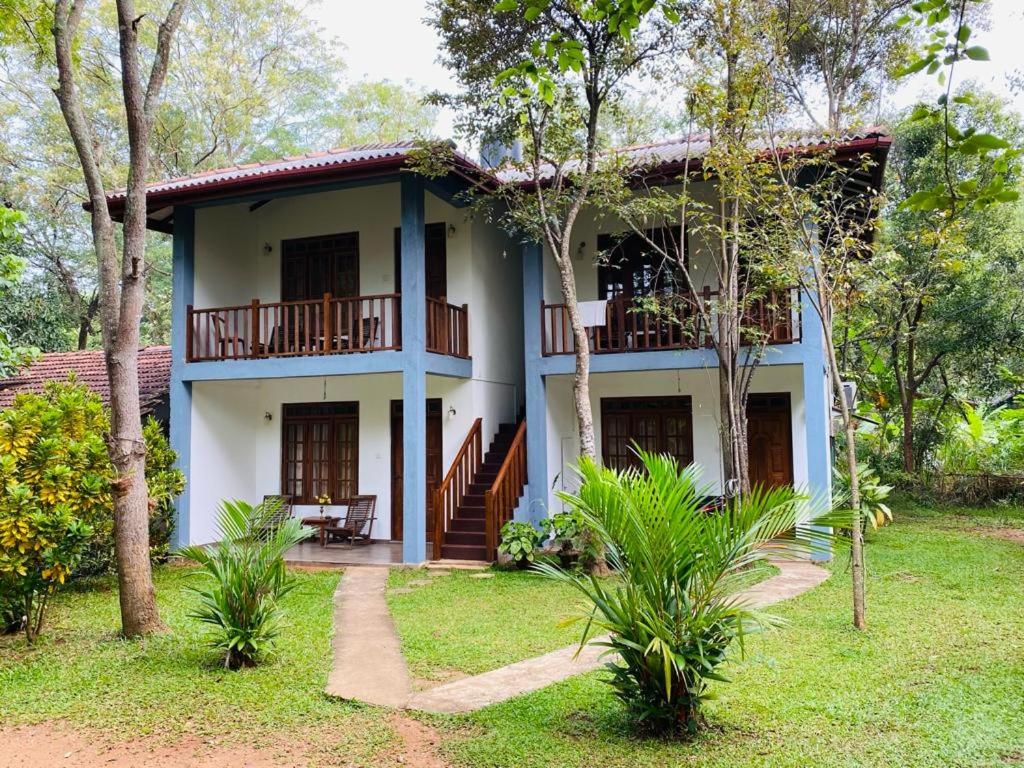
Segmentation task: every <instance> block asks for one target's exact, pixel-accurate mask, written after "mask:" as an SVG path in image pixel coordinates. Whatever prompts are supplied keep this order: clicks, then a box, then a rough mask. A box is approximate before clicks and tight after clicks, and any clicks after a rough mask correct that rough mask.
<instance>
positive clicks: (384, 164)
mask: <svg viewBox="0 0 1024 768" xmlns="http://www.w3.org/2000/svg"><path fill="white" fill-rule="evenodd" d="M890 141H891V139H890V136H889V133H888V132H887V131H886V129H885V128H882V127H879V126H869V127H866V128H863V129H861V130H858V131H851V132H848V133H845V134H843V135H841V136H825V135H822V134H810V133H807V134H796V133H794V134H787V135H786V136H779V137H778V138H777V141H776V142H775V144H776V146H779V147H785V148H792V149H800V150H807V151H815V150H816V149H819V148H821V149H824V148H831V149H835V150H836V151H837V152H844V151H847V152H862V151H869V150H871V149H882V150H885V149H888V146H889V142H890ZM753 143H754V144H755V145H757V146H765V147H767V146H768V145H767V142H765V141H764V140H758V141H755V142H753ZM419 146H420V145H419V144H418V143H417V142H415V141H395V142H390V143H386V144H383V143H382V144H360V145H358V146H354V147H345V148H341V149H331V150H328V151H326V152H310V153H307V154H304V155H297V156H294V157H286V158H282V159H280V160H268V161H265V162H261V163H249V164H247V165H236V166H232V167H230V168H218V169H215V170H211V171H203V172H202V173H197V174H194V175H191V176H183V177H179V178H175V179H168V180H166V181H160V182H156V183H153V184H150V185H149V186H148V187H147V189H146V197H147V207H148V208H149V209H150V211H151V212H152V211H158V210H164V211H165V213H166V214H170V211H171V207H172V206H174V205H178V204H182V203H190V202H197V201H200V200H207V199H211V198H218V197H225V196H231V195H236V194H256V193H260V192H271V191H273V190H276V189H283V188H290V187H297V186H303V185H307V184H315V183H325V182H333V181H337V180H340V179H349V178H364V177H370V176H379V175H382V174H391V173H397V172H399V171H400V170H402V169H403V168H404V167H405V166H406V165H407V164H408V163H409V161H410V160H411V159H412V157H413V155H414V153H415V151H416V149H417V148H418V147H419ZM452 146H454V145H452ZM709 147H710V143H709V140H708V136H707V134H693V135H691V136H689V137H685V136H684V137H681V138H676V139H670V140H668V141H661V142H655V143H652V144H643V145H637V146H631V147H620V148H617V149H615V150H612V151H613V152H615V153H617V154H619V155H620V156H623V157H625V158H626V163H625V165H626V166H627V167H632V168H635V169H640V168H642V169H646V170H649V171H657V170H658V169H661V170H664V171H665V172H670V171H671V172H674V173H678V172H681V171H682V169H681V167H680V166H681V165H685V164H686V162H685V161H686V159H687V158H688V159H689V161H690V162H691V163H697V162H699V158H701V157H702V156H703V155H704V154H705V153H706V152H707V151H708V149H709ZM452 171H453V172H454V173H456V174H457V175H461V176H463V177H465V178H467V179H474V180H481V179H482V180H484V181H504V182H517V181H523V180H524V179H525V176H524V174H523V173H522V172H521V171H518V170H516V169H514V168H509V167H506V168H502V169H497V170H489V169H486V168H483V167H482V166H480V165H479V164H478V163H476V162H474V161H473V160H472V159H470V158H469V157H467V156H466V155H464V154H461V153H459V152H455V153H454V156H453V159H452ZM542 175H543V172H542ZM108 199H109V201H110V204H111V207H112V209H113V210H114V212H115V215H116V214H117V213H118V212H119V210H120V208H121V207H122V206H123V205H124V201H125V192H124V190H118V191H115V192H113V193H111V194H110V196H109V198H108ZM156 220H163V217H157V219H156Z"/></svg>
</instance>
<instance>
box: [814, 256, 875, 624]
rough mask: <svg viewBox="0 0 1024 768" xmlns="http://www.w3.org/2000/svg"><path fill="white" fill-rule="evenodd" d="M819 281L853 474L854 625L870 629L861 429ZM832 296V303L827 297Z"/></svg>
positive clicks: (827, 345) (827, 344)
mask: <svg viewBox="0 0 1024 768" xmlns="http://www.w3.org/2000/svg"><path fill="white" fill-rule="evenodd" d="M817 283H818V303H819V307H818V309H819V314H820V316H821V325H822V340H823V342H824V345H825V352H826V355H827V357H828V367H829V373H830V374H831V375H830V378H831V379H832V385H833V388H834V390H835V394H836V398H837V399H838V401H839V413H840V415H841V418H842V421H843V428H844V430H845V433H846V471H847V472H848V473H849V476H850V509H851V510H852V516H853V519H852V520H851V530H850V542H851V546H850V559H851V570H852V571H853V626H854V627H856V628H857V629H866V628H867V618H866V607H865V605H866V602H867V601H866V595H865V580H864V533H863V531H862V529H861V508H860V481H859V479H858V477H857V442H856V440H857V431H856V428H855V427H854V423H853V417H852V416H851V415H850V407H849V405H848V404H847V402H846V393H845V392H844V391H843V380H842V377H841V376H840V374H839V364H838V362H837V360H836V347H835V344H834V342H833V339H832V320H831V315H830V310H829V309H828V308H827V307H830V306H831V298H830V296H828V295H826V292H825V290H824V289H825V286H824V285H823V280H822V279H821V278H820V276H819V277H818V279H817ZM826 299H829V301H828V304H826V302H825V300H826Z"/></svg>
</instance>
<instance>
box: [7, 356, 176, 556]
mask: <svg viewBox="0 0 1024 768" xmlns="http://www.w3.org/2000/svg"><path fill="white" fill-rule="evenodd" d="M109 431H110V419H109V417H108V415H107V411H106V409H105V408H104V406H103V402H102V401H101V400H100V398H99V397H98V396H97V395H96V394H95V393H93V392H91V391H90V390H89V389H87V388H86V387H84V386H82V385H80V384H78V383H76V381H75V378H74V376H71V377H70V378H69V380H68V381H65V382H50V383H48V384H47V385H46V387H45V388H44V390H43V392H42V393H41V394H37V393H23V394H20V395H18V396H17V397H16V398H15V399H14V403H13V404H12V405H11V407H10V408H7V409H6V410H4V411H2V412H0V475H2V476H3V477H4V478H5V482H6V483H7V484H8V486H9V483H10V482H11V481H14V482H15V484H16V486H15V487H19V488H20V487H24V488H27V489H28V491H29V493H31V495H32V496H33V497H38V498H39V499H40V500H41V501H43V502H46V503H57V502H59V503H61V504H64V505H65V506H66V507H67V510H68V512H69V513H70V514H71V515H72V516H73V517H74V518H76V519H78V520H81V521H83V522H84V523H86V524H88V525H89V526H90V527H91V528H92V530H93V536H92V538H91V539H90V541H89V544H88V547H87V549H86V551H85V553H84V554H83V556H82V560H81V563H80V566H79V568H78V572H79V573H82V574H97V573H105V572H107V571H109V570H111V569H112V568H113V564H114V518H113V514H112V511H111V510H112V500H111V496H110V482H111V480H112V479H113V476H114V472H113V467H112V466H111V464H110V457H109V455H108V454H107V446H106V443H105V442H104V435H106V434H107V433H108V432H109ZM143 437H144V439H145V442H146V482H147V484H148V486H149V495H150V534H151V539H150V545H151V551H152V552H153V554H154V557H161V556H166V554H167V549H168V544H169V540H170V532H171V529H172V527H173V520H174V513H173V509H172V504H173V501H174V498H175V497H176V496H177V495H178V494H179V493H181V490H182V488H183V487H184V484H185V479H184V475H182V473H181V472H180V471H179V470H177V469H175V468H174V466H173V465H174V461H175V459H176V458H177V457H176V456H175V454H174V452H173V451H172V450H171V449H170V446H169V444H168V442H167V438H166V437H164V435H163V432H162V431H161V430H160V425H159V424H158V423H157V422H156V421H155V420H153V419H148V420H147V421H146V424H145V425H144V428H143ZM9 491H10V487H8V488H7V489H6V490H5V489H0V509H2V508H3V507H4V506H5V504H7V503H9ZM5 500H6V501H5Z"/></svg>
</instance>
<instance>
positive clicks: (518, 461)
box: [484, 419, 526, 560]
mask: <svg viewBox="0 0 1024 768" xmlns="http://www.w3.org/2000/svg"><path fill="white" fill-rule="evenodd" d="M525 486H526V419H523V420H522V421H521V422H520V423H519V428H518V429H517V430H516V434H515V437H513V438H512V444H511V445H510V446H509V449H508V454H507V455H506V456H505V460H504V461H503V462H502V463H501V469H499V470H498V476H497V477H495V478H494V483H492V484H491V487H490V490H488V491H486V492H485V493H484V532H485V533H484V542H485V544H486V546H487V559H488V560H497V559H498V534H499V533H500V532H501V527H502V526H503V525H504V524H505V523H506V522H508V521H509V520H511V519H512V515H513V513H514V512H515V511H516V505H518V504H519V497H520V496H522V495H523V488H524V487H525Z"/></svg>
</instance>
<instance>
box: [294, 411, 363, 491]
mask: <svg viewBox="0 0 1024 768" xmlns="http://www.w3.org/2000/svg"><path fill="white" fill-rule="evenodd" d="M283 422H284V423H283V427H282V436H283V441H284V445H283V446H282V451H281V461H282V467H281V490H282V493H284V494H285V495H287V496H292V497H293V498H294V501H295V503H296V504H316V499H317V496H320V495H322V494H327V495H328V496H330V497H331V499H332V500H333V501H335V502H337V501H339V500H341V499H347V498H350V497H352V496H355V495H356V494H358V493H359V403H308V404H289V405H285V407H284V419H283Z"/></svg>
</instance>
